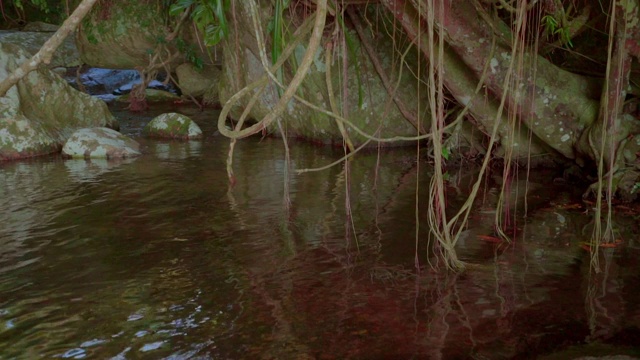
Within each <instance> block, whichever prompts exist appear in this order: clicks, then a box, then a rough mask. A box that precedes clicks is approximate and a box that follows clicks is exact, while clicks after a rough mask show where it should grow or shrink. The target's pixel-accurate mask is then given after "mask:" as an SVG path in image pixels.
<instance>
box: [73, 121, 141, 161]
mask: <svg viewBox="0 0 640 360" xmlns="http://www.w3.org/2000/svg"><path fill="white" fill-rule="evenodd" d="M62 154H64V155H66V156H70V157H73V158H107V159H118V158H130V157H134V156H138V155H140V144H138V143H137V142H136V141H134V140H132V139H130V138H128V137H126V136H124V135H122V134H120V133H119V132H117V131H115V130H113V129H109V128H87V129H80V130H77V131H76V132H74V133H73V134H72V135H71V137H70V138H69V140H67V142H66V143H65V144H64V147H63V148H62Z"/></svg>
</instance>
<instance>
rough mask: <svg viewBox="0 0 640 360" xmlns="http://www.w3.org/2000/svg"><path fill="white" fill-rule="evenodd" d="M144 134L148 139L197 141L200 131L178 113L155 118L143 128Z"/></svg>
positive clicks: (200, 134)
mask: <svg viewBox="0 0 640 360" xmlns="http://www.w3.org/2000/svg"><path fill="white" fill-rule="evenodd" d="M143 131H144V134H145V135H147V136H150V137H159V138H170V139H199V138H201V137H202V130H200V127H199V126H198V124H196V123H195V122H194V121H193V120H191V119H190V118H189V117H187V116H185V115H182V114H178V113H166V114H162V115H159V116H156V117H155V118H154V119H153V120H151V121H150V122H149V123H148V124H147V126H145V127H144V130H143Z"/></svg>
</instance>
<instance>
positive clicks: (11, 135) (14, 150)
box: [0, 42, 118, 161]
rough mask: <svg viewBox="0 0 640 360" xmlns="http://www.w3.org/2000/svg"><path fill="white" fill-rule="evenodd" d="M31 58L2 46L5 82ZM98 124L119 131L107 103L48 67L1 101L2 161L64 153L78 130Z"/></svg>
mask: <svg viewBox="0 0 640 360" xmlns="http://www.w3.org/2000/svg"><path fill="white" fill-rule="evenodd" d="M27 59H28V54H27V53H26V52H25V51H24V50H23V49H21V48H20V47H18V46H16V45H13V44H7V43H2V42H0V79H3V78H6V77H7V76H8V75H9V74H10V73H11V72H13V70H14V69H15V68H17V67H18V66H19V65H20V64H21V63H22V62H23V61H26V60H27ZM95 126H107V127H112V128H117V127H118V123H117V121H116V119H115V118H114V117H113V116H112V115H111V113H110V112H109V110H108V108H107V106H106V104H105V103H104V102H103V101H101V100H98V99H95V98H92V97H91V96H89V95H87V94H84V93H81V92H78V91H77V90H75V89H73V88H72V87H71V86H69V84H67V83H66V82H65V81H64V80H63V79H62V78H60V77H59V76H58V75H56V74H54V73H52V72H51V71H49V70H47V69H39V70H36V71H32V72H30V73H29V74H28V75H27V76H25V77H24V78H23V79H22V80H21V81H19V82H18V84H17V85H15V86H13V87H12V88H10V89H9V91H8V92H7V94H6V96H5V97H3V98H0V161H1V160H11V159H20V158H25V157H30V156H37V155H44V154H50V153H53V152H57V151H60V149H61V148H62V145H63V144H64V143H65V141H66V140H67V139H68V138H69V136H70V135H71V134H72V133H73V132H74V131H75V130H77V129H80V128H85V127H95Z"/></svg>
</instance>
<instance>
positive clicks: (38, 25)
mask: <svg viewBox="0 0 640 360" xmlns="http://www.w3.org/2000/svg"><path fill="white" fill-rule="evenodd" d="M59 28H60V26H58V25H53V24H48V23H46V22H42V21H33V22H30V23H28V24H27V25H25V26H24V27H23V28H22V31H27V32H56V31H58V29H59Z"/></svg>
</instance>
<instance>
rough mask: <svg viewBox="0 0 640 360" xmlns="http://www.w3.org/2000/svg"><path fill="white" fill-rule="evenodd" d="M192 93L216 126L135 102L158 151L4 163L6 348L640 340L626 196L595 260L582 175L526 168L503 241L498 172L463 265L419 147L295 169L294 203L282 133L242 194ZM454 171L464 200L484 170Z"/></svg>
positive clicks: (60, 351)
mask: <svg viewBox="0 0 640 360" xmlns="http://www.w3.org/2000/svg"><path fill="white" fill-rule="evenodd" d="M180 110H182V111H183V112H185V113H187V114H189V115H192V116H193V117H194V118H195V119H196V120H197V121H198V122H199V123H200V124H201V125H202V127H203V130H204V131H205V135H206V137H205V139H204V140H202V141H191V142H167V141H158V140H145V139H139V138H138V137H139V135H140V130H141V128H142V126H143V125H144V124H145V123H146V122H147V121H149V119H150V118H151V116H152V115H154V114H152V113H148V114H142V116H140V115H132V114H129V113H127V112H126V111H116V114H117V116H118V117H119V118H120V119H121V122H122V131H123V132H124V133H125V134H128V135H130V136H133V137H136V139H138V140H140V142H141V143H143V145H144V147H145V150H146V152H145V155H144V156H142V157H140V158H138V159H134V160H125V161H118V162H111V161H99V160H98V161H96V160H93V161H85V160H64V159H61V158H59V157H44V158H38V159H33V160H29V161H20V162H10V163H0V359H14V358H15V359H33V358H41V357H44V358H73V359H80V358H94V359H109V358H112V359H241V358H248V359H466V358H475V359H508V358H536V357H541V356H546V355H551V354H556V356H557V357H550V358H558V359H566V358H572V357H576V356H579V355H585V354H593V355H598V354H616V353H617V354H623V353H626V354H631V355H636V356H637V355H638V348H637V347H636V346H640V345H639V344H640V305H639V304H640V271H639V270H638V269H639V261H638V259H639V257H638V255H639V254H640V243H639V242H638V237H637V235H636V234H637V233H638V223H637V221H636V218H637V216H638V215H637V214H635V213H634V212H633V211H624V208H623V209H622V210H618V211H617V212H616V214H615V216H614V222H615V226H616V230H617V231H618V232H619V238H620V239H621V240H622V241H623V242H622V244H620V245H619V246H618V247H617V248H615V249H606V250H605V251H604V253H603V257H601V259H600V266H601V267H602V269H603V272H602V273H601V274H599V275H595V274H593V273H591V272H590V271H589V258H590V257H589V253H588V252H587V251H586V250H584V249H583V248H581V244H582V243H583V242H584V241H587V240H588V238H589V235H590V234H591V230H590V229H591V227H592V224H590V222H591V219H592V218H591V216H590V214H591V212H590V211H589V206H588V205H586V206H585V205H584V204H582V203H581V202H576V197H575V195H576V194H575V192H574V191H573V190H574V189H572V188H571V187H569V186H564V187H562V186H559V185H558V186H556V185H552V182H551V177H550V175H548V174H544V173H542V174H538V175H532V176H531V178H530V180H529V182H528V186H527V183H526V181H525V177H524V176H522V177H519V178H518V179H515V180H514V181H513V183H512V186H511V187H512V192H511V193H512V198H511V199H509V202H510V203H512V204H513V206H512V207H511V213H512V215H514V216H515V217H516V218H517V219H518V220H517V224H516V227H517V228H518V229H519V231H518V233H517V235H516V236H515V242H514V243H513V244H512V245H510V246H506V245H501V246H498V245H496V244H494V243H492V242H491V241H487V240H488V239H489V238H484V237H483V236H486V235H493V232H492V229H493V227H492V224H493V219H494V216H495V211H494V210H495V205H496V203H497V202H498V194H499V184H500V183H501V179H499V178H498V176H488V177H487V182H486V185H485V186H484V187H483V188H482V189H481V193H480V195H479V200H478V202H477V204H476V207H475V210H474V211H473V212H472V215H471V220H470V226H469V228H468V229H467V230H465V231H464V233H463V234H462V237H461V239H460V242H459V244H458V252H459V254H460V257H461V259H463V260H464V261H465V262H467V263H468V264H469V266H468V269H467V271H465V272H463V273H461V274H457V275H455V274H448V275H447V274H446V273H445V272H435V271H433V270H431V267H430V266H429V264H428V260H429V256H427V255H428V248H429V247H428V245H427V234H428V221H427V216H426V215H427V192H428V189H429V174H430V168H429V166H428V164H427V163H426V162H421V163H420V166H419V168H417V167H416V161H415V159H416V149H415V148H414V147H410V148H407V149H393V150H385V151H382V152H381V153H379V154H378V152H377V151H370V152H368V153H366V154H362V155H359V156H357V157H356V160H355V161H353V162H352V163H351V165H350V166H349V169H348V172H347V171H346V170H345V167H344V166H337V167H333V168H331V169H329V170H325V171H322V172H313V173H305V174H302V175H294V176H292V178H291V181H290V201H291V206H290V208H289V209H287V208H286V207H285V206H284V205H283V204H284V199H285V196H284V169H285V167H284V166H285V163H284V160H283V159H284V149H283V146H282V142H281V141H280V140H278V139H262V140H261V139H258V138H251V139H245V140H242V141H241V142H239V143H238V146H237V149H236V156H235V167H234V168H235V171H236V176H237V185H236V187H235V188H234V189H233V190H232V191H230V192H229V191H228V187H227V178H226V170H225V159H226V154H227V151H228V144H229V143H228V140H226V139H225V138H223V137H221V136H219V135H217V134H216V133H215V126H214V125H213V124H214V123H215V121H216V119H217V113H215V112H211V111H209V112H205V113H198V112H197V111H195V110H190V109H186V108H185V109H180ZM291 156H292V166H293V168H294V169H301V168H307V167H316V166H322V165H326V164H328V163H330V162H332V161H334V160H336V159H338V157H339V156H340V152H339V151H337V150H335V149H329V148H322V147H317V146H313V145H310V144H306V143H294V144H293V145H292V150H291ZM466 168H470V167H469V166H467V167H466ZM418 175H419V176H418ZM450 176H451V177H450V179H451V181H450V187H449V188H448V190H447V192H448V195H449V202H450V204H451V205H452V206H456V205H460V204H461V203H462V202H463V201H464V199H465V197H466V194H467V193H468V191H469V189H470V186H471V185H470V184H471V181H472V180H473V178H474V176H475V173H474V171H473V170H468V169H467V170H464V171H462V170H456V171H452V172H451V173H450ZM348 183H350V186H347V185H348ZM417 184H419V194H418V195H417V198H418V199H419V201H418V202H419V205H418V209H419V212H418V220H419V224H420V227H419V230H418V231H417V237H418V238H419V241H418V244H417V245H416V240H415V239H416V227H415V224H416V210H415V209H416V200H415V199H416V185H417ZM347 188H349V189H350V190H349V191H350V202H347V201H345V198H346V196H345V194H346V189H347ZM525 191H527V192H528V194H529V198H528V203H527V209H528V212H527V218H526V219H524V218H522V215H523V214H524V201H523V194H524V193H525ZM347 203H348V204H349V206H350V209H351V214H352V216H351V217H349V216H347V214H348V212H347V210H346V209H347V205H346V204H347ZM585 212H586V213H587V214H586V215H585V214H584V213H585ZM416 247H417V248H418V253H419V255H420V256H419V260H420V264H421V270H420V271H416V269H415V267H414V263H415V254H416Z"/></svg>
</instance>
